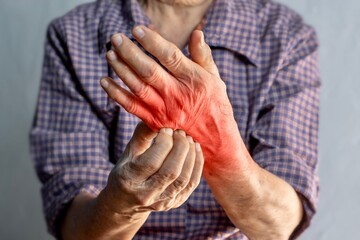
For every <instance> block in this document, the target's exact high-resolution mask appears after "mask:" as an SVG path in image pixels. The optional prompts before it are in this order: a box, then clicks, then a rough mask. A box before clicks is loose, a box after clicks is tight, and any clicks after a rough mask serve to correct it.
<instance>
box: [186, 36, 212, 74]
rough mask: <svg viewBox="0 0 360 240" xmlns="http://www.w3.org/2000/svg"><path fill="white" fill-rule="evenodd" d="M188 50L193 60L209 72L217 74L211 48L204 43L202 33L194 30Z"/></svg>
mask: <svg viewBox="0 0 360 240" xmlns="http://www.w3.org/2000/svg"><path fill="white" fill-rule="evenodd" d="M189 51H190V54H191V58H192V60H193V61H194V62H196V63H197V64H199V65H200V66H201V67H203V68H204V69H205V70H206V71H208V72H209V73H211V74H213V75H216V76H219V71H218V68H217V66H216V64H215V62H214V60H213V57H212V54H211V49H210V47H209V45H207V44H206V43H205V39H204V33H203V32H202V31H199V30H194V31H193V32H192V34H191V37H190V41H189Z"/></svg>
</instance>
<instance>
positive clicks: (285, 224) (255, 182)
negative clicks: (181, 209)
mask: <svg viewBox="0 0 360 240" xmlns="http://www.w3.org/2000/svg"><path fill="white" fill-rule="evenodd" d="M241 152H242V154H240V155H239V156H238V157H240V158H242V159H238V161H234V162H238V163H239V164H241V165H242V166H241V167H239V169H242V170H243V173H240V174H239V171H236V170H234V162H233V163H232V164H231V166H232V167H231V168H228V169H227V170H228V171H226V167H223V168H222V169H221V172H220V174H216V173H215V172H213V173H212V174H211V175H209V174H206V176H205V177H206V180H207V182H208V184H209V185H210V187H211V189H212V191H213V194H214V196H215V198H216V199H217V200H218V202H219V203H220V204H221V205H222V207H223V209H224V210H225V212H226V213H227V215H228V217H229V218H230V220H231V221H232V223H233V224H234V225H235V226H236V227H238V228H239V229H240V230H241V231H243V232H244V233H245V234H246V235H247V236H248V237H249V238H250V239H289V237H290V235H291V234H292V232H293V231H294V229H295V228H296V227H297V226H298V224H299V223H300V221H301V219H302V216H303V207H302V204H301V202H300V199H299V196H298V195H297V193H296V192H295V190H294V189H293V188H292V187H291V186H290V185H289V184H288V183H286V182H285V181H284V180H282V179H280V178H279V177H277V176H275V175H273V174H272V173H270V172H268V171H266V170H264V169H262V168H261V167H259V166H258V165H257V164H256V163H255V162H254V161H253V160H252V159H251V156H250V155H249V153H248V152H247V150H246V148H245V146H244V145H243V144H242V147H241ZM244 163H245V164H244ZM246 163H248V164H246ZM244 165H245V166H244ZM224 166H226V165H225V164H224Z"/></svg>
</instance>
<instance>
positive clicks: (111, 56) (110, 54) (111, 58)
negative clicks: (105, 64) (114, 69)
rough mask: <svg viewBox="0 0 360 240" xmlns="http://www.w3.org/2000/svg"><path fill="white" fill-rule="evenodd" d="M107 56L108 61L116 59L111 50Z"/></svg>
mask: <svg viewBox="0 0 360 240" xmlns="http://www.w3.org/2000/svg"><path fill="white" fill-rule="evenodd" d="M107 54H108V58H109V59H110V60H115V59H116V55H115V52H114V51H113V50H109V51H108V53H107Z"/></svg>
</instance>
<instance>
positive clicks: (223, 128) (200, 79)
mask: <svg viewBox="0 0 360 240" xmlns="http://www.w3.org/2000/svg"><path fill="white" fill-rule="evenodd" d="M133 35H134V36H135V38H136V40H137V41H138V42H139V43H140V44H141V45H142V46H143V47H144V49H145V50H146V51H148V52H149V53H151V54H152V55H153V56H154V57H155V58H157V59H158V60H159V62H160V63H161V64H162V65H163V67H164V68H166V69H164V68H163V67H162V66H161V65H160V64H158V63H157V62H156V61H155V60H153V59H152V58H150V57H149V56H147V55H146V54H145V53H144V52H143V51H142V50H140V49H139V48H138V47H137V46H136V45H135V44H134V43H133V42H132V41H131V40H130V39H128V38H127V37H126V36H125V35H123V34H116V35H114V36H113V37H112V45H113V49H114V50H110V51H109V52H108V53H107V60H108V62H109V64H110V65H111V67H112V68H113V69H114V71H115V72H116V74H117V75H118V76H119V77H120V78H121V80H122V81H123V82H124V83H125V84H126V86H128V88H129V89H130V91H131V92H129V91H127V90H125V89H123V88H121V87H120V86H118V85H117V84H116V83H115V82H114V81H113V80H111V79H109V78H104V79H102V81H101V84H102V86H103V88H104V89H105V91H106V92H107V93H108V95H109V96H110V97H111V98H112V99H114V100H115V101H116V102H117V103H118V104H120V105H121V106H122V107H124V108H125V109H126V110H127V111H128V112H129V113H132V114H134V115H136V116H138V117H139V118H140V119H142V120H143V121H144V122H145V123H146V124H147V125H148V126H149V127H150V128H152V129H153V130H159V129H160V128H163V127H168V128H172V129H182V130H184V131H185V132H186V133H187V134H188V135H190V136H192V137H193V138H194V140H195V141H197V142H199V143H200V144H201V146H202V149H203V152H204V155H205V160H206V162H205V168H219V167H221V166H223V165H224V161H225V160H226V161H231V159H236V157H234V154H235V153H236V152H237V145H238V144H239V141H242V140H241V137H240V133H239V131H238V128H237V124H236V121H235V119H234V116H233V111H232V106H231V104H230V101H229V98H228V96H227V93H226V85H225V83H224V82H223V81H222V80H221V78H220V76H219V72H218V69H217V67H216V65H215V63H214V61H213V59H212V55H211V50H210V47H209V46H208V45H207V44H206V43H205V42H204V36H203V33H202V32H201V31H198V30H195V31H194V32H193V33H192V36H191V38H190V42H189V50H190V53H191V57H192V60H190V59H188V58H187V57H185V56H184V55H183V54H182V52H181V51H180V49H178V48H177V47H176V46H175V45H174V44H173V43H170V42H168V41H167V40H165V39H164V38H162V37H161V36H160V35H159V34H158V33H156V32H154V31H152V30H150V29H149V28H146V27H144V26H138V27H136V28H134V30H133ZM166 70H168V71H166ZM227 164H228V162H227ZM210 165H211V166H210ZM227 167H228V166H227Z"/></svg>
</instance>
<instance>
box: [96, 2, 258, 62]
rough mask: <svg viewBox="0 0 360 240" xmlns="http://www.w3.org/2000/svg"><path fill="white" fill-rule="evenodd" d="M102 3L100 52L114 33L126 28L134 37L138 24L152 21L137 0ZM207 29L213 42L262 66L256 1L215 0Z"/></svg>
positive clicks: (105, 48)
mask: <svg viewBox="0 0 360 240" xmlns="http://www.w3.org/2000/svg"><path fill="white" fill-rule="evenodd" d="M100 4H102V6H101V8H102V9H103V12H102V14H101V15H102V18H101V19H100V21H99V30H98V31H99V51H100V53H104V52H105V51H106V50H107V47H106V45H107V44H108V43H109V42H110V39H111V36H112V35H113V34H115V33H118V32H122V33H124V34H126V35H127V36H128V37H130V38H131V39H133V37H132V35H131V29H132V28H133V27H134V26H137V25H145V26H148V25H149V24H150V23H151V20H150V19H149V18H148V17H147V16H146V15H145V14H144V12H143V10H142V9H141V7H140V5H139V4H138V2H137V0H125V1H122V0H105V1H100ZM203 31H204V35H205V39H206V42H207V43H208V44H209V45H210V46H212V47H222V48H226V49H229V50H231V51H234V52H236V53H239V54H241V55H243V56H245V57H246V58H247V59H248V60H249V61H250V62H251V63H253V64H254V65H256V66H258V64H259V53H258V52H259V48H260V33H259V28H258V22H257V15H256V6H255V1H253V0H215V1H214V3H213V4H212V5H211V7H210V9H209V10H208V12H207V14H206V15H205V27H204V29H203Z"/></svg>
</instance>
